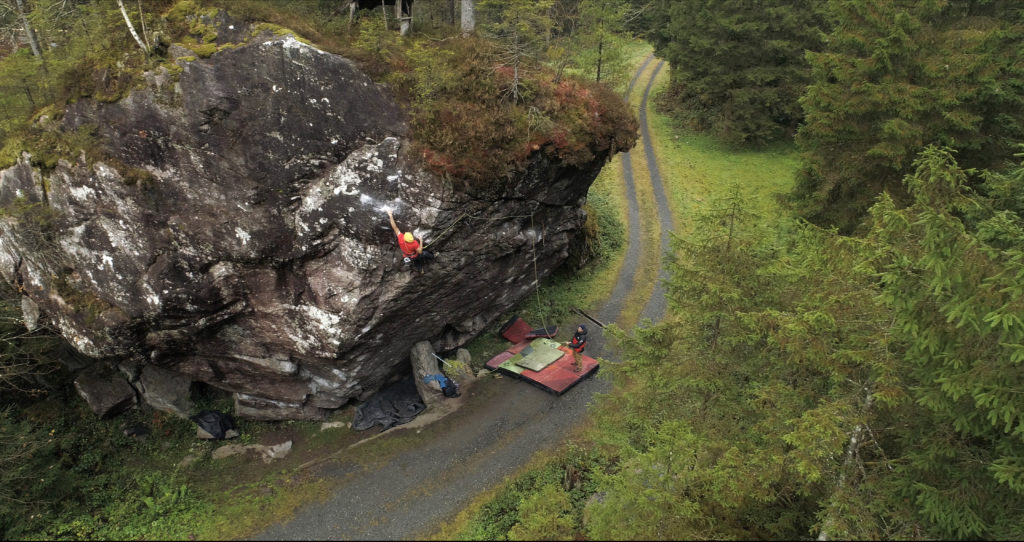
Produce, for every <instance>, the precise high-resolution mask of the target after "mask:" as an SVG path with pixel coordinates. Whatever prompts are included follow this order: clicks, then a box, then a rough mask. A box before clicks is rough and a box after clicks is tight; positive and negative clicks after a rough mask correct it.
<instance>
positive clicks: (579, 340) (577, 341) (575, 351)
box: [565, 324, 587, 373]
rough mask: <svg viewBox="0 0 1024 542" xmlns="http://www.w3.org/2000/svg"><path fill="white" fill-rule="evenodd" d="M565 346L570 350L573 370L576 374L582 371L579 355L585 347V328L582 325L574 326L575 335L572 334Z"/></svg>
mask: <svg viewBox="0 0 1024 542" xmlns="http://www.w3.org/2000/svg"><path fill="white" fill-rule="evenodd" d="M565 345H566V346H568V347H569V348H571V349H572V359H573V370H575V371H576V372H577V373H578V372H580V371H581V370H582V369H583V362H582V361H580V354H582V353H583V349H584V348H586V347H587V326H585V325H583V324H580V325H578V326H576V333H573V335H572V339H570V340H569V342H567V343H565Z"/></svg>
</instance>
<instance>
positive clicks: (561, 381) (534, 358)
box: [485, 319, 599, 395]
mask: <svg viewBox="0 0 1024 542" xmlns="http://www.w3.org/2000/svg"><path fill="white" fill-rule="evenodd" d="M514 320H515V319H514ZM520 321H521V320H520ZM523 325H524V326H525V327H526V328H529V325H527V324H526V323H525V322H524V323H523ZM504 331H506V330H505V328H502V332H499V333H500V334H501V335H502V336H503V337H505V338H508V337H506V336H505V333H504ZM580 364H581V368H580V371H579V372H576V371H575V370H574V362H573V355H572V350H570V349H569V348H568V347H566V346H563V345H561V344H559V343H558V342H556V341H553V340H551V339H549V338H537V339H523V340H520V341H518V342H516V344H514V345H512V346H511V347H509V348H508V349H507V350H505V351H504V352H502V353H500V354H498V355H497V356H494V357H493V358H491V360H490V361H488V362H487V363H486V364H485V365H486V367H487V368H488V369H491V370H492V371H500V372H502V373H504V374H508V375H510V376H515V377H518V378H522V379H524V380H526V381H528V382H530V383H532V384H535V385H537V386H540V387H541V388H543V389H545V390H547V391H550V392H554V393H556V394H559V395H561V394H562V393H565V391H566V390H568V389H569V388H571V387H572V386H574V385H575V384H576V383H578V382H579V381H581V380H583V379H584V378H587V377H588V376H590V375H592V374H594V373H596V372H597V370H598V368H599V364H598V362H597V360H595V359H594V358H592V357H590V356H588V355H586V354H580Z"/></svg>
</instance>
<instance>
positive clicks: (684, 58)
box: [646, 0, 823, 143]
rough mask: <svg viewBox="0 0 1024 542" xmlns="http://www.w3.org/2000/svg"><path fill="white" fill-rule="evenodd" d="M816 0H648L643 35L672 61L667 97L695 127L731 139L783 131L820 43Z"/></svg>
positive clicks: (758, 138)
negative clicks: (651, 2)
mask: <svg viewBox="0 0 1024 542" xmlns="http://www.w3.org/2000/svg"><path fill="white" fill-rule="evenodd" d="M818 4H819V2H814V1H810V0H770V1H766V2H749V1H745V0H724V1H710V0H701V1H687V2H673V1H668V0H661V1H659V2H654V9H653V11H654V12H655V13H653V14H651V15H649V16H648V17H647V18H646V20H647V21H649V22H650V23H652V24H654V25H655V26H654V29H653V30H652V31H650V32H649V33H648V38H649V39H650V40H651V42H652V43H653V44H654V47H655V53H656V54H657V55H658V56H660V57H662V58H664V59H666V60H667V61H668V62H669V64H670V65H671V67H672V70H671V90H670V96H669V101H670V102H671V105H672V106H673V107H674V108H675V109H676V111H677V112H678V114H679V115H681V116H683V117H684V118H687V119H688V122H689V124H690V125H691V126H692V127H693V128H695V129H697V130H702V131H708V132H711V133H713V134H716V135H718V136H720V137H722V138H724V139H726V140H728V141H732V142H737V143H763V142H766V141H772V140H778V139H782V138H784V137H787V136H791V135H792V134H793V133H794V131H795V130H796V127H797V125H798V124H799V123H800V121H801V119H802V117H803V114H802V111H801V109H800V106H799V103H798V99H799V97H800V96H801V95H802V94H803V92H804V89H805V87H806V85H807V83H808V82H809V81H810V68H809V67H808V65H807V62H806V60H805V58H804V52H805V50H808V49H810V50H817V49H818V48H819V47H820V45H821V44H820V36H821V27H822V24H823V21H822V18H821V17H820V16H819V13H818V11H819V9H818Z"/></svg>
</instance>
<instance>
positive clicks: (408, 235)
mask: <svg viewBox="0 0 1024 542" xmlns="http://www.w3.org/2000/svg"><path fill="white" fill-rule="evenodd" d="M402 238H403V239H405V242H406V243H411V242H413V241H414V240H415V238H414V237H413V236H412V232H405V235H404V236H402Z"/></svg>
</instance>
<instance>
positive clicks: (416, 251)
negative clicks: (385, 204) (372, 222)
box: [387, 209, 434, 273]
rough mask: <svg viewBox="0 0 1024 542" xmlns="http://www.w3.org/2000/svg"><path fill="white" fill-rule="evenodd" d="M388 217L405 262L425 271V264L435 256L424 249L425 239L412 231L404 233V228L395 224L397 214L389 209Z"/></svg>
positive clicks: (420, 270)
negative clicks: (418, 237) (399, 227)
mask: <svg viewBox="0 0 1024 542" xmlns="http://www.w3.org/2000/svg"><path fill="white" fill-rule="evenodd" d="M387 211H388V219H389V220H391V229H392V230H394V231H395V236H397V237H398V248H399V249H400V250H401V251H402V257H403V259H404V260H405V263H411V264H412V266H413V269H415V270H417V271H419V272H420V273H422V272H423V264H425V263H427V262H428V261H430V259H431V258H433V257H434V255H433V254H431V253H429V252H427V251H426V250H423V240H422V239H416V236H414V235H413V234H412V232H409V231H407V232H405V233H403V232H402V230H400V229H398V224H395V215H394V214H393V213H392V212H391V209H388V210H387Z"/></svg>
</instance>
